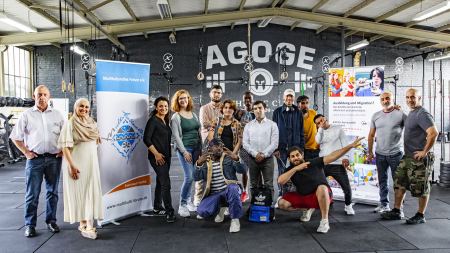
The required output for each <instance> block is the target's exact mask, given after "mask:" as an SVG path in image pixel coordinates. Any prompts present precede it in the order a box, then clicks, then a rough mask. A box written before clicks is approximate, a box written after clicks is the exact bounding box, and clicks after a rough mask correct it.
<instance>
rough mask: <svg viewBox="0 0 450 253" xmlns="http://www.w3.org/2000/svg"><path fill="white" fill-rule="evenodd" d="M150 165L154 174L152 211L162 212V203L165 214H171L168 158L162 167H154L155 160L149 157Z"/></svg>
mask: <svg viewBox="0 0 450 253" xmlns="http://www.w3.org/2000/svg"><path fill="white" fill-rule="evenodd" d="M149 160H150V164H151V165H152V167H153V169H154V170H155V172H156V187H155V200H154V202H153V209H154V210H162V209H163V207H162V202H164V208H165V209H166V212H167V213H171V212H173V207H172V196H171V195H170V177H169V170H170V157H169V158H168V159H167V158H166V159H164V160H165V163H164V165H162V166H159V165H156V161H155V158H153V157H150V159H149Z"/></svg>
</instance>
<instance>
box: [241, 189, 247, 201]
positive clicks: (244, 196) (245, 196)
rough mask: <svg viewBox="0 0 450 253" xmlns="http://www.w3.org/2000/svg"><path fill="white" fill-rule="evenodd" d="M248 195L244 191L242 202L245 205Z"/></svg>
mask: <svg viewBox="0 0 450 253" xmlns="http://www.w3.org/2000/svg"><path fill="white" fill-rule="evenodd" d="M248 198H249V197H248V193H247V192H246V191H243V192H242V194H241V202H242V203H244V202H245V201H247V200H248Z"/></svg>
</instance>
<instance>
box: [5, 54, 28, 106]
mask: <svg viewBox="0 0 450 253" xmlns="http://www.w3.org/2000/svg"><path fill="white" fill-rule="evenodd" d="M2 60H3V64H2V66H3V89H2V90H3V96H6V97H21V98H30V97H31V53H30V52H29V51H27V50H24V49H21V48H18V47H13V46H9V47H8V49H7V50H6V51H4V52H3V59H2Z"/></svg>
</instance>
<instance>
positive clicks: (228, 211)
mask: <svg viewBox="0 0 450 253" xmlns="http://www.w3.org/2000/svg"><path fill="white" fill-rule="evenodd" d="M223 215H227V216H228V215H230V209H228V207H225V211H224V212H223Z"/></svg>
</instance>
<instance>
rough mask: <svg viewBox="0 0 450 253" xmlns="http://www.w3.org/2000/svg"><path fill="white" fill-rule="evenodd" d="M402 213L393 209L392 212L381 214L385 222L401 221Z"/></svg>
mask: <svg viewBox="0 0 450 253" xmlns="http://www.w3.org/2000/svg"><path fill="white" fill-rule="evenodd" d="M402 213H403V212H401V211H399V210H398V209H396V210H394V209H392V210H391V211H388V212H384V213H381V218H382V219H383V220H401V219H402Z"/></svg>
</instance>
